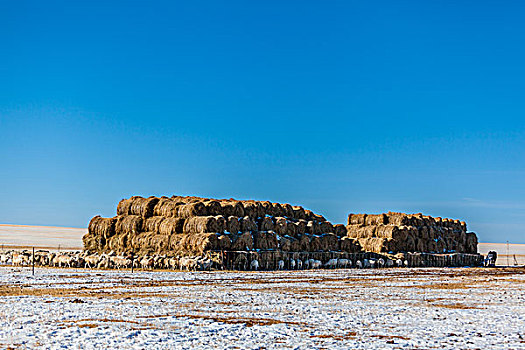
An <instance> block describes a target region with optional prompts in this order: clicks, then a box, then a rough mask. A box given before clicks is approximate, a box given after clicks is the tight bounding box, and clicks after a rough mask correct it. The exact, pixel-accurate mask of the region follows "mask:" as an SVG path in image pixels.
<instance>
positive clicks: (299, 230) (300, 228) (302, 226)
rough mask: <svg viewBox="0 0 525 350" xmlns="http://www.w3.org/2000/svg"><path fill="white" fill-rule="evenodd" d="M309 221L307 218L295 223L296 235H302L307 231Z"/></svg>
mask: <svg viewBox="0 0 525 350" xmlns="http://www.w3.org/2000/svg"><path fill="white" fill-rule="evenodd" d="M307 223H308V222H307V221H306V220H302V219H300V220H299V221H297V222H296V223H294V225H295V235H296V236H297V235H302V234H305V233H306V231H307V230H306V224H307Z"/></svg>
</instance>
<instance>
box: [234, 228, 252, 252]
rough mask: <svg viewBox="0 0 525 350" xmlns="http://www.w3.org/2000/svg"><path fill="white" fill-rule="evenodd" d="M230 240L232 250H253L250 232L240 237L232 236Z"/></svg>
mask: <svg viewBox="0 0 525 350" xmlns="http://www.w3.org/2000/svg"><path fill="white" fill-rule="evenodd" d="M232 238H233V242H232V246H231V249H232V250H234V251H241V250H252V249H253V236H252V234H251V233H250V232H244V233H242V234H240V235H232Z"/></svg>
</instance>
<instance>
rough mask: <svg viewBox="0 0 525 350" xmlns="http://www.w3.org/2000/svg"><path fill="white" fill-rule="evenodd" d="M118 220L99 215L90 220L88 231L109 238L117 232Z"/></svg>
mask: <svg viewBox="0 0 525 350" xmlns="http://www.w3.org/2000/svg"><path fill="white" fill-rule="evenodd" d="M116 222H117V218H103V217H100V215H97V216H95V217H94V218H93V219H91V221H90V222H89V225H88V232H89V233H91V234H92V235H94V236H101V237H104V238H105V239H108V238H109V237H111V236H113V235H114V234H115V224H116Z"/></svg>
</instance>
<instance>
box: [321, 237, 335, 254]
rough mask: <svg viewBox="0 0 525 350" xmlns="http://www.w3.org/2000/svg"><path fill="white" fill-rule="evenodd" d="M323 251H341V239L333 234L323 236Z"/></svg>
mask: <svg viewBox="0 0 525 350" xmlns="http://www.w3.org/2000/svg"><path fill="white" fill-rule="evenodd" d="M321 250H323V251H325V252H329V251H334V250H339V238H338V237H337V236H336V235H335V234H333V233H325V234H323V235H322V236H321Z"/></svg>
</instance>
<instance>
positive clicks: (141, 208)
mask: <svg viewBox="0 0 525 350" xmlns="http://www.w3.org/2000/svg"><path fill="white" fill-rule="evenodd" d="M158 202H159V199H158V198H156V197H149V198H142V197H133V199H132V201H131V207H130V208H129V214H130V215H140V216H142V217H143V218H148V217H150V216H153V211H154V208H155V205H156V204H157V203H158Z"/></svg>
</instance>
